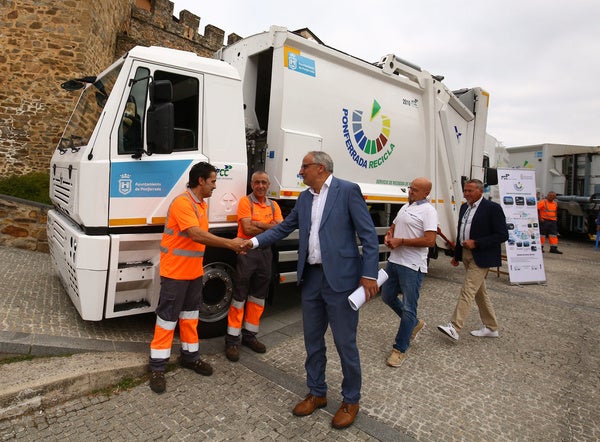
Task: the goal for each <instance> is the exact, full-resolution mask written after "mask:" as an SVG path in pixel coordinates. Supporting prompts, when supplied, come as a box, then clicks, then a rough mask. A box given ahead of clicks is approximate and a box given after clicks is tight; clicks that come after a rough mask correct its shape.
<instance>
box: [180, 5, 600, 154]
mask: <svg viewBox="0 0 600 442" xmlns="http://www.w3.org/2000/svg"><path fill="white" fill-rule="evenodd" d="M172 1H173V0H172ZM174 3H175V11H174V14H175V16H178V15H179V11H180V10H181V9H187V10H188V11H190V12H193V13H194V14H196V15H198V16H200V17H201V21H200V33H203V32H204V27H205V26H206V25H208V24H212V25H214V26H216V27H218V28H221V29H223V30H224V31H225V34H226V35H228V34H230V33H232V32H235V33H237V34H239V35H241V36H242V37H247V36H249V35H253V34H256V33H259V32H262V31H266V30H268V29H269V27H270V26H271V25H280V26H285V27H287V28H288V29H290V30H295V29H299V28H304V27H307V28H309V29H310V30H311V31H313V32H314V33H315V34H316V35H317V36H318V37H319V38H320V39H321V40H322V41H323V42H324V43H325V44H327V45H329V46H332V47H334V48H336V49H339V50H341V51H344V52H347V53H349V54H352V55H354V56H356V57H359V58H362V59H364V60H367V61H370V62H374V61H377V60H379V58H380V57H381V56H383V55H385V54H389V53H394V54H396V55H397V56H399V57H401V58H403V59H405V60H408V61H411V62H412V63H414V64H417V65H419V66H421V68H423V69H424V70H426V71H429V72H431V73H432V74H440V75H444V77H445V80H444V83H445V84H446V85H447V86H448V87H449V88H450V89H453V90H454V89H461V88H463V87H473V86H481V87H483V88H484V89H485V90H487V91H488V92H489V93H490V97H491V100H490V109H489V116H488V133H490V134H491V135H493V136H494V137H496V138H497V139H498V141H500V142H502V143H503V144H504V145H505V146H506V147H512V146H521V145H527V144H541V143H564V144H581V145H600V121H599V120H600V91H598V88H597V87H596V86H595V84H596V80H597V79H598V78H600V1H598V0H568V1H566V0H554V1H548V0H419V1H416V2H415V1H411V2H408V1H404V0H387V1H385V0H369V1H356V0H345V1H341V0H329V1H327V2H323V1H322V0H318V1H317V0H307V1H304V2H300V3H298V2H288V1H284V0H255V1H248V0H221V1H220V2H200V1H198V0H174Z"/></svg>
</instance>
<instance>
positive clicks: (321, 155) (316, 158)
mask: <svg viewBox="0 0 600 442" xmlns="http://www.w3.org/2000/svg"><path fill="white" fill-rule="evenodd" d="M308 155H312V157H313V162H314V163H315V164H322V165H323V166H325V170H326V171H327V172H329V173H333V160H332V159H331V157H330V156H329V154H328V153H325V152H323V151H320V150H312V151H310V152H308Z"/></svg>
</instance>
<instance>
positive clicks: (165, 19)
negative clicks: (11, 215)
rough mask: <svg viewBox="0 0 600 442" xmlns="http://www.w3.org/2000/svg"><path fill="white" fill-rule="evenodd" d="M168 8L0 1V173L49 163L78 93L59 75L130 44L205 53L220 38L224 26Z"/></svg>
mask: <svg viewBox="0 0 600 442" xmlns="http://www.w3.org/2000/svg"><path fill="white" fill-rule="evenodd" d="M172 14H173V3H172V2H170V1H169V0H94V1H81V0H61V1H56V0H0V23H1V28H0V48H2V50H1V51H0V176H9V175H20V174H25V173H29V172H33V171H47V170H48V169H49V165H50V158H51V157H52V153H53V152H54V149H55V147H56V145H57V144H58V141H59V139H60V136H61V134H62V131H63V129H64V127H65V125H66V122H67V120H68V118H69V115H70V113H71V111H72V109H73V107H74V105H75V102H76V99H77V97H78V94H77V93H73V92H67V91H64V90H62V89H60V84H61V83H63V82H64V81H66V80H68V79H71V78H77V77H81V76H85V75H95V74H96V73H98V72H99V71H100V70H102V69H103V68H104V67H106V66H108V65H109V64H110V63H112V62H113V61H114V60H115V59H116V58H118V57H120V56H121V55H123V54H124V53H125V52H126V51H128V50H129V49H131V48H132V47H133V46H135V45H144V46H150V45H161V46H167V47H171V48H174V49H183V50H188V51H194V52H196V53H198V54H200V55H204V56H209V57H210V56H212V54H213V53H214V52H215V51H216V50H218V49H220V48H221V46H222V45H223V38H224V35H225V33H224V31H222V30H221V29H219V28H216V27H214V26H212V25H208V26H206V28H205V32H204V35H202V34H200V33H199V31H198V27H199V25H200V18H199V17H198V16H196V15H194V14H192V13H190V12H188V11H181V13H180V14H179V15H180V16H179V18H175V17H173V15H172ZM239 38H240V37H239V36H237V35H236V34H231V35H230V36H229V38H228V43H230V42H233V41H237V40H238V39H239Z"/></svg>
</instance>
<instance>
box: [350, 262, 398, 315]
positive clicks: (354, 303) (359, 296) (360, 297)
mask: <svg viewBox="0 0 600 442" xmlns="http://www.w3.org/2000/svg"><path fill="white" fill-rule="evenodd" d="M387 279H388V274H387V273H386V272H385V270H383V269H379V273H378V274H377V287H381V285H382V284H383V283H384V282H385V281H386V280H387ZM348 302H349V303H350V307H352V309H353V310H358V309H359V308H361V307H362V305H363V304H364V303H365V289H364V287H363V286H362V285H361V286H360V287H358V288H357V289H356V290H354V291H353V292H352V294H351V295H350V296H348Z"/></svg>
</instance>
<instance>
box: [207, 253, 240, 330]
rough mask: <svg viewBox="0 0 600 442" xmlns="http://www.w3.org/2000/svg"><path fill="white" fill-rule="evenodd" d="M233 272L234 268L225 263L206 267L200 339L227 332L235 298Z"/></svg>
mask: <svg viewBox="0 0 600 442" xmlns="http://www.w3.org/2000/svg"><path fill="white" fill-rule="evenodd" d="M233 271H234V270H233V268H232V267H231V266H230V265H229V264H227V263H224V262H212V263H210V264H207V265H206V266H204V276H203V277H202V304H201V305H200V321H199V323H198V336H199V337H200V338H203V339H206V338H213V337H216V336H223V335H225V333H226V331H227V313H228V312H229V305H230V304H231V299H232V297H233V280H232V278H231V275H232V274H233Z"/></svg>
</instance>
